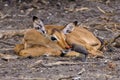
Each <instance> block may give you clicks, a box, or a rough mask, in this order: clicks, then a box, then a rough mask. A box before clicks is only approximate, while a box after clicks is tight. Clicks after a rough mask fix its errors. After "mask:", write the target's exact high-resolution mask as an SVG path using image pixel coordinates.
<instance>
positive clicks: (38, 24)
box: [33, 16, 46, 34]
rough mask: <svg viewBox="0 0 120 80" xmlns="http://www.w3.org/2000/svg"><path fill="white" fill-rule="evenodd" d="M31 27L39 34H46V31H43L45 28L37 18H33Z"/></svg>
mask: <svg viewBox="0 0 120 80" xmlns="http://www.w3.org/2000/svg"><path fill="white" fill-rule="evenodd" d="M33 27H34V28H35V29H36V30H37V31H39V32H41V33H42V34H46V30H45V26H44V24H43V22H42V20H40V19H39V18H38V17H36V16H33Z"/></svg>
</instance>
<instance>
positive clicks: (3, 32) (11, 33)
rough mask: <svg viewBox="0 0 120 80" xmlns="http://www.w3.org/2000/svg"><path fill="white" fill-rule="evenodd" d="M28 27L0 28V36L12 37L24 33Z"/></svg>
mask: <svg viewBox="0 0 120 80" xmlns="http://www.w3.org/2000/svg"><path fill="white" fill-rule="evenodd" d="M27 30H29V29H24V30H0V38H3V37H5V36H8V37H12V36H15V35H24V33H25V32H26V31H27Z"/></svg>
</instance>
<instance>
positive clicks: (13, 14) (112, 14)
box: [0, 0, 120, 80]
mask: <svg viewBox="0 0 120 80" xmlns="http://www.w3.org/2000/svg"><path fill="white" fill-rule="evenodd" d="M33 15H36V16H38V17H40V18H41V19H42V20H43V22H44V23H45V24H55V25H66V24H68V23H70V22H73V21H75V20H77V21H78V22H79V24H80V25H86V26H87V27H88V29H89V30H91V31H92V32H95V31H96V30H98V31H96V35H97V36H99V37H102V38H104V39H106V40H109V39H111V38H113V37H115V36H116V35H117V34H120V0H33V1H32V0H0V30H20V29H27V28H31V27H32V16H33ZM21 39H22V36H13V37H7V38H5V37H4V38H3V37H0V53H3V54H10V55H13V56H15V54H14V51H13V49H12V48H13V47H14V46H15V44H17V43H20V41H21ZM119 40H120V39H119ZM119 40H118V41H119ZM104 55H105V58H102V59H101V58H94V59H91V58H90V59H88V60H87V62H81V61H80V60H77V59H76V58H74V57H73V58H68V57H50V56H48V57H47V56H41V57H36V58H18V59H10V60H5V59H2V58H0V80H120V48H116V47H113V50H112V51H104Z"/></svg>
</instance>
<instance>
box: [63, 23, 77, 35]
mask: <svg viewBox="0 0 120 80" xmlns="http://www.w3.org/2000/svg"><path fill="white" fill-rule="evenodd" d="M77 23H78V22H77V21H74V22H72V23H69V24H67V25H66V27H65V28H64V29H63V31H62V32H63V33H64V34H68V33H70V32H72V31H73V30H74V28H75V27H76V25H77Z"/></svg>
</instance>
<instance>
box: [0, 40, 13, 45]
mask: <svg viewBox="0 0 120 80" xmlns="http://www.w3.org/2000/svg"><path fill="white" fill-rule="evenodd" d="M0 43H3V44H6V45H11V46H13V45H15V44H14V43H11V42H6V41H3V40H0Z"/></svg>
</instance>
